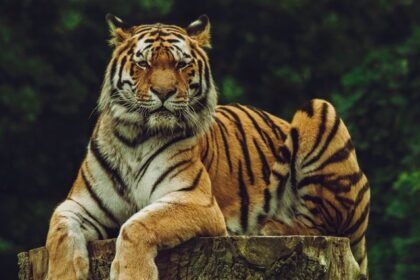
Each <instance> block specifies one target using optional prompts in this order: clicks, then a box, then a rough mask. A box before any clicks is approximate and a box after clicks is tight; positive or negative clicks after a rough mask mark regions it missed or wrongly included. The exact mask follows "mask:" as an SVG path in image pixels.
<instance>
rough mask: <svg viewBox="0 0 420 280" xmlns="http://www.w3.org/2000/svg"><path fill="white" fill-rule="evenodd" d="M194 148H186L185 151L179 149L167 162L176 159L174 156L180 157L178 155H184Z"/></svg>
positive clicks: (192, 146)
mask: <svg viewBox="0 0 420 280" xmlns="http://www.w3.org/2000/svg"><path fill="white" fill-rule="evenodd" d="M194 148H195V146H194V145H191V146H190V147H188V148H185V149H180V150H178V151H177V152H176V153H174V154H173V155H172V156H171V157H170V158H169V160H171V159H173V158H174V157H176V156H178V155H180V154H184V153H186V152H189V151H192V150H193V149H194Z"/></svg>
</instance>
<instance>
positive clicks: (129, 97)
mask: <svg viewBox="0 0 420 280" xmlns="http://www.w3.org/2000/svg"><path fill="white" fill-rule="evenodd" d="M106 19H107V22H108V25H109V27H110V31H111V35H112V37H111V40H110V44H111V46H113V48H114V50H113V54H112V58H111V60H110V62H109V64H108V67H107V70H106V74H105V79H104V83H103V88H102V92H101V96H100V98H99V110H100V111H105V110H107V111H108V112H110V114H111V115H112V117H113V118H114V119H115V120H117V121H121V122H124V123H132V124H136V125H140V126H141V127H142V128H144V130H145V131H147V132H148V133H160V134H162V133H163V134H172V133H175V132H187V131H188V132H192V133H199V132H200V131H203V130H204V129H206V128H207V127H208V126H209V125H210V124H211V122H212V114H213V112H214V110H215V106H216V103H217V93H216V88H215V85H214V82H213V79H212V75H211V72H210V66H209V60H208V57H207V54H206V52H205V48H209V47H210V41H209V40H210V23H209V19H208V17H207V16H205V15H203V16H200V17H199V18H198V20H196V21H194V22H193V23H191V24H190V25H189V26H188V27H187V28H181V27H179V26H175V25H164V24H160V23H157V24H152V25H135V26H130V25H128V24H126V23H124V22H123V21H122V20H121V19H119V18H117V17H115V16H113V15H109V14H108V15H107V17H106Z"/></svg>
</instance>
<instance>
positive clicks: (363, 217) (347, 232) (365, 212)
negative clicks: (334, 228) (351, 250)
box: [343, 203, 370, 236]
mask: <svg viewBox="0 0 420 280" xmlns="http://www.w3.org/2000/svg"><path fill="white" fill-rule="evenodd" d="M369 209H370V204H369V203H368V204H367V205H366V206H365V209H363V212H362V214H361V215H360V217H359V218H358V219H357V221H356V222H355V223H354V224H353V225H352V226H351V227H349V228H347V229H346V230H345V231H344V232H343V234H344V235H346V236H351V235H352V234H353V233H355V232H356V231H357V230H358V229H359V227H360V226H361V225H362V224H363V222H364V221H365V220H366V219H367V217H368V215H369Z"/></svg>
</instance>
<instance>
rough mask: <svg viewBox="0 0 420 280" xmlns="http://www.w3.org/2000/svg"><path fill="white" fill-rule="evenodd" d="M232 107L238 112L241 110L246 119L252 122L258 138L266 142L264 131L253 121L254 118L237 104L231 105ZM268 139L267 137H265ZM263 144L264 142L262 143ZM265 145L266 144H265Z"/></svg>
mask: <svg viewBox="0 0 420 280" xmlns="http://www.w3.org/2000/svg"><path fill="white" fill-rule="evenodd" d="M233 106H234V107H235V108H238V109H239V110H241V111H242V112H244V113H245V115H246V116H247V117H248V119H249V120H250V121H251V122H252V124H253V126H254V128H255V130H256V131H257V132H258V134H259V135H260V137H261V138H262V139H263V140H266V134H264V131H263V130H262V129H261V127H260V126H259V125H258V123H257V122H256V121H255V118H254V117H253V116H251V114H250V113H249V112H248V111H247V110H246V109H245V107H243V106H241V105H239V104H233ZM267 138H268V137H267ZM264 142H265V141H264ZM266 144H267V143H266Z"/></svg>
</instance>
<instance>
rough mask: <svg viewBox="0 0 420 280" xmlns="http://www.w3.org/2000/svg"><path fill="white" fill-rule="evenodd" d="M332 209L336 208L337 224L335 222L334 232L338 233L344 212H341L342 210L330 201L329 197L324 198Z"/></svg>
mask: <svg viewBox="0 0 420 280" xmlns="http://www.w3.org/2000/svg"><path fill="white" fill-rule="evenodd" d="M324 201H325V202H326V203H327V204H328V205H329V206H330V207H331V208H332V209H334V211H335V224H333V226H332V230H333V231H332V232H330V233H332V234H334V235H337V234H338V233H339V228H340V225H341V224H342V222H343V214H342V213H341V211H340V210H339V209H338V208H337V207H336V206H335V205H334V204H333V203H332V202H330V201H329V200H328V199H325V200H324Z"/></svg>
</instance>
